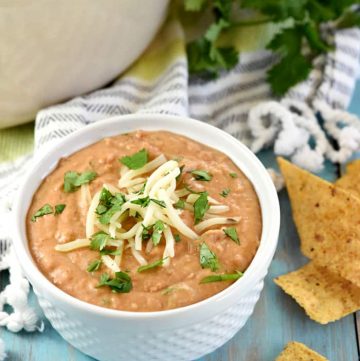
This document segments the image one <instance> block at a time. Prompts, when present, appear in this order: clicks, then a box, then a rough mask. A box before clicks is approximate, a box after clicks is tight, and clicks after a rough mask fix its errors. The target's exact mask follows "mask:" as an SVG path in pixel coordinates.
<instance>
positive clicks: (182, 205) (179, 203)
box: [174, 199, 185, 209]
mask: <svg viewBox="0 0 360 361" xmlns="http://www.w3.org/2000/svg"><path fill="white" fill-rule="evenodd" d="M174 208H176V209H184V208H185V201H184V200H183V199H179V200H178V201H177V202H176V203H175V204H174Z"/></svg>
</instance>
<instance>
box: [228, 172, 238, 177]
mask: <svg viewBox="0 0 360 361" xmlns="http://www.w3.org/2000/svg"><path fill="white" fill-rule="evenodd" d="M229 176H230V177H231V178H237V177H238V175H237V174H236V173H229Z"/></svg>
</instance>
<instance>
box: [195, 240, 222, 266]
mask: <svg viewBox="0 0 360 361" xmlns="http://www.w3.org/2000/svg"><path fill="white" fill-rule="evenodd" d="M200 265H201V267H202V268H210V269H211V270H212V271H213V272H215V271H217V270H218V269H219V260H218V258H217V257H216V255H215V253H214V252H212V251H211V249H210V248H209V247H208V246H207V244H206V243H205V242H204V243H202V244H201V245H200Z"/></svg>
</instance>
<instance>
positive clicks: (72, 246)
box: [26, 130, 262, 311]
mask: <svg viewBox="0 0 360 361" xmlns="http://www.w3.org/2000/svg"><path fill="white" fill-rule="evenodd" d="M26 222H27V235H28V240H29V245H30V249H31V252H32V255H33V258H34V260H35V262H36V263H37V265H38V267H39V269H40V270H41V271H42V273H43V274H44V275H45V276H46V277H47V278H48V279H49V280H50V281H51V282H52V283H53V284H55V285H56V286H57V287H59V288H60V289H61V290H63V291H64V292H66V293H68V294H70V295H71V296H73V297H76V298H78V299H80V300H83V301H85V302H88V303H92V304H95V305H99V306H103V307H107V308H112V309H119V310H127V311H161V310H166V309H173V308H177V307H182V306H186V305H190V304H193V303H196V302H199V301H201V300H204V299H206V298H208V297H210V296H212V295H214V294H216V293H218V292H220V291H222V290H224V289H225V288H227V287H229V286H230V285H231V283H233V282H234V281H235V280H236V279H238V278H240V277H241V276H242V274H243V272H246V269H247V267H248V266H249V264H250V262H251V261H252V259H253V257H254V255H255V253H256V251H257V248H258V246H259V242H260V237H261V230H262V219H261V210H260V206H259V201H258V198H257V195H256V192H255V191H254V189H253V186H252V185H251V183H250V181H249V180H248V179H247V178H246V177H245V175H244V174H243V173H242V172H241V170H240V169H238V168H237V167H236V166H235V164H234V163H233V162H232V161H231V160H230V159H229V158H228V157H227V156H226V155H224V154H223V153H221V152H219V151H217V150H215V149H213V148H210V147H208V146H205V145H203V144H200V143H198V142H195V141H193V140H191V139H189V138H186V137H184V136H180V135H177V134H174V133H170V132H165V131H153V132H148V131H141V130H139V131H136V132H133V133H128V134H123V135H119V136H115V137H111V138H105V139H103V140H101V141H99V142H97V143H95V144H92V145H90V146H88V147H86V148H84V149H81V150H80V151H78V152H76V153H74V154H72V155H70V156H69V157H66V158H63V159H61V160H60V162H59V164H58V165H57V167H56V169H55V170H54V171H53V172H51V174H49V175H48V176H47V177H46V178H45V179H44V181H43V182H42V184H41V185H40V187H39V188H38V190H37V191H36V193H35V195H34V197H33V200H32V204H31V206H30V208H29V211H28V215H27V220H26Z"/></svg>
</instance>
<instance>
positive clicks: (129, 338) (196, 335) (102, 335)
mask: <svg viewBox="0 0 360 361" xmlns="http://www.w3.org/2000/svg"><path fill="white" fill-rule="evenodd" d="M263 285H264V283H263V282H262V281H260V282H259V283H258V284H257V285H256V286H255V287H254V288H253V289H251V290H250V292H249V293H248V294H247V295H245V296H244V297H242V298H241V299H239V300H238V302H237V303H236V304H234V305H233V306H231V307H229V308H227V309H225V310H223V311H222V312H220V313H218V312H216V308H214V314H212V315H208V317H206V318H205V319H199V320H195V319H193V321H192V323H190V324H188V325H182V326H179V327H177V326H176V325H161V326H160V327H159V325H157V324H156V322H154V323H153V325H152V326H151V328H150V329H145V328H141V327H139V328H137V327H136V328H134V329H129V328H124V326H123V325H122V324H121V322H120V323H118V324H116V323H111V324H110V323H108V321H107V320H104V321H103V322H101V323H97V322H94V320H93V319H92V318H91V315H88V316H86V315H83V316H82V317H79V315H77V314H74V313H72V312H71V311H70V310H68V311H63V310H62V309H61V308H60V307H56V306H54V305H53V304H52V303H51V300H48V299H46V298H45V297H43V296H41V295H39V294H37V295H38V300H39V303H40V306H41V308H42V309H43V311H44V313H45V316H46V317H47V318H48V319H49V321H50V323H51V324H52V326H53V327H54V328H55V329H56V330H57V331H58V332H59V333H60V334H61V336H62V337H63V338H64V339H65V340H66V341H68V342H69V343H70V344H71V345H73V346H74V347H75V348H77V349H79V350H80V351H82V352H83V353H85V354H88V355H89V356H92V357H94V358H96V359H97V360H100V361H129V360H132V361H150V360H151V361H170V360H171V361H189V360H194V359H197V358H199V357H201V356H203V355H206V354H208V353H210V352H212V351H214V350H216V349H217V348H218V347H220V346H222V345H223V344H224V343H226V342H227V341H229V340H230V339H231V338H232V337H233V336H234V335H235V334H236V333H237V332H238V331H239V330H240V329H241V328H242V327H243V326H244V325H245V323H246V321H247V320H248V318H249V317H250V316H251V314H252V313H253V311H254V307H255V304H256V302H257V301H258V299H259V296H260V292H261V290H262V288H263ZM164 326H165V327H164ZM169 326H170V327H169ZM100 330H101V332H100ZM120 344H121V345H124V346H125V347H121V352H120V351H119V352H114V350H116V349H119V345H120Z"/></svg>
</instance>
